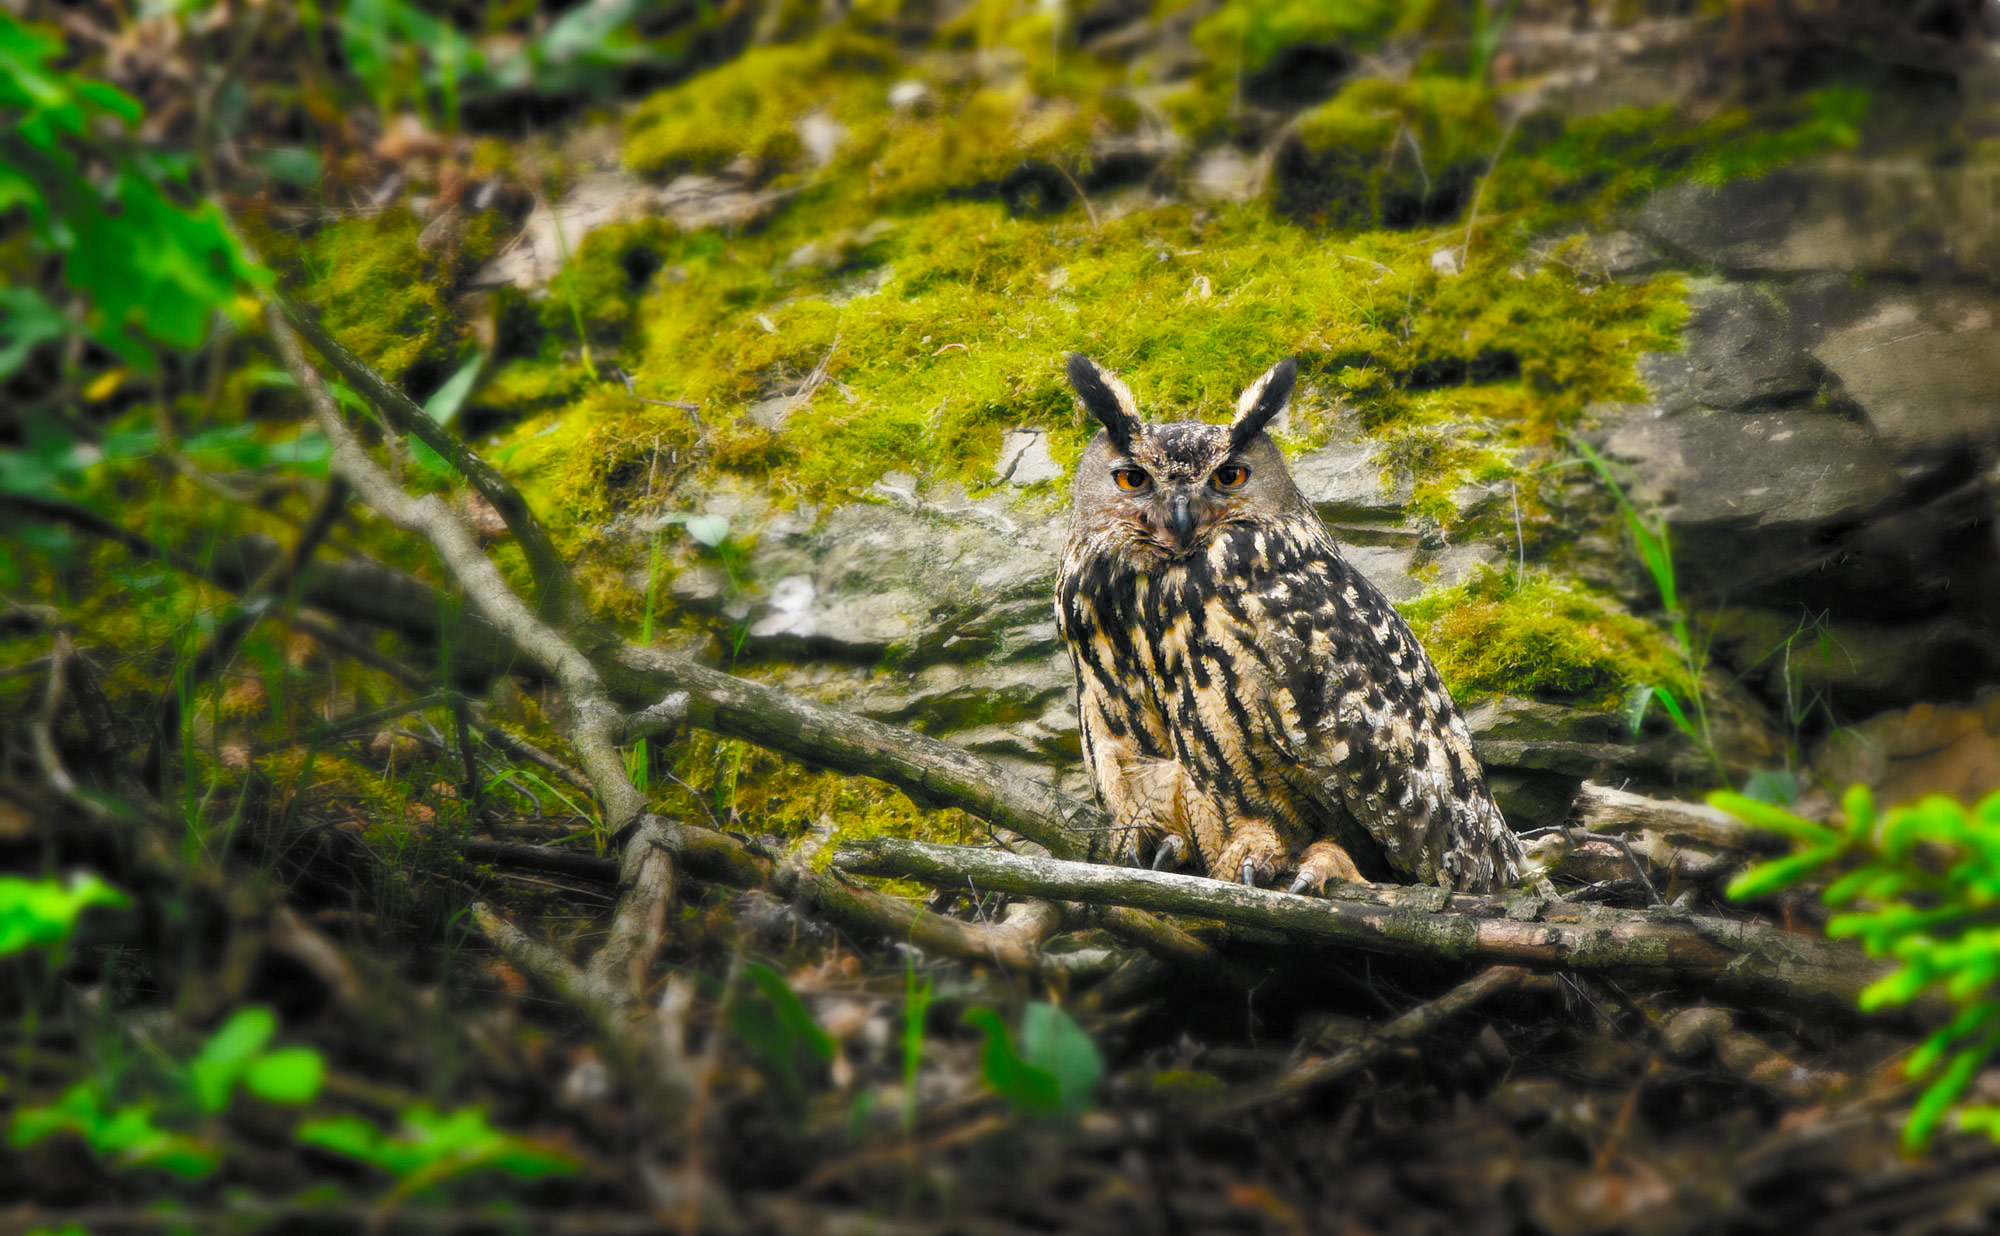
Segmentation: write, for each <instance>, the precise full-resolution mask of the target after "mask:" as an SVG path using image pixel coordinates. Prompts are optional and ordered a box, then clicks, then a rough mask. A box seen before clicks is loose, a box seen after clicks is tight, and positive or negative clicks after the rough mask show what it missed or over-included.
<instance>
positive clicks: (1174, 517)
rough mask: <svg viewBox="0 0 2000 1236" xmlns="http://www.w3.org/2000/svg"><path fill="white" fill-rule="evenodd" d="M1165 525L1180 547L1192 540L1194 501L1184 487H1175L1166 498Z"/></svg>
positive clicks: (1185, 546)
mask: <svg viewBox="0 0 2000 1236" xmlns="http://www.w3.org/2000/svg"><path fill="white" fill-rule="evenodd" d="M1167 527H1168V528H1169V529H1171V530H1172V531H1173V534H1174V540H1176V541H1178V542H1180V546H1181V548H1182V549H1186V548H1187V547H1188V545H1189V544H1191V543H1192V542H1193V541H1194V503H1193V502H1192V501H1191V500H1190V499H1189V498H1188V495H1187V491H1186V490H1184V489H1175V490H1174V492H1173V493H1172V494H1170V495H1169V496H1168V498H1167Z"/></svg>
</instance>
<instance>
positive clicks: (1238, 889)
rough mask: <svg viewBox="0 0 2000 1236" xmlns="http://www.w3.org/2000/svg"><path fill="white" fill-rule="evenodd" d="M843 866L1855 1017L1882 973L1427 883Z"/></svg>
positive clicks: (964, 853)
mask: <svg viewBox="0 0 2000 1236" xmlns="http://www.w3.org/2000/svg"><path fill="white" fill-rule="evenodd" d="M834 863H835V865H836V866H838V867H840V868H841V869H843V870H846V871H852V872H855V873H857V874H863V875H879V876H902V877H908V878H911V879H916V880H921V881H923V882H924V883H926V884H932V885H936V886H938V887H946V886H952V887H955V886H957V885H959V884H962V883H963V882H965V881H966V880H968V879H969V880H972V881H973V882H974V883H976V884H978V885H979V886H980V887H982V888H989V889H997V890H999V891H1002V892H1010V893H1019V894H1021V895H1023V896H1029V897H1046V898H1050V899H1053V900H1058V901H1084V902H1098V903H1106V904H1111V905H1124V906H1133V907H1137V908H1141V909H1146V910H1153V911H1158V912H1162V913H1169V914H1191V915H1198V916H1200V917H1203V918H1211V919H1220V920H1221V921H1223V922H1225V923H1229V924H1232V925H1235V926H1241V927H1248V928H1261V929H1264V930H1267V931H1276V932H1280V933H1282V934H1284V935H1286V936H1288V937H1290V938H1291V939H1293V940H1296V941H1298V942H1300V943H1309V942H1318V943H1323V944H1332V945H1340V946H1343V947H1349V948H1360V949H1366V950H1368V951H1370V952H1376V953H1383V954H1388V955H1393V956H1400V957H1411V958H1420V959H1424V960H1428V961H1461V962H1488V963H1492V962H1502V963H1513V964H1519V965H1527V966H1536V967H1543V968H1561V969H1567V970H1573V971H1577V972H1581V973H1598V972H1610V971H1616V972H1618V973H1620V974H1627V975H1633V976H1637V977H1641V978H1646V979H1652V980H1655V981H1662V982H1700V983H1706V984H1709V985H1711V986H1713V987H1714V988H1715V989H1716V990H1718V991H1722V992H1726V993H1729V994H1732V995H1735V996H1739V997H1742V998H1745V999H1756V1000H1771V999H1777V1000H1782V1001H1784V1002H1786V1003H1790V1004H1811V1005H1837V1006H1840V1007H1844V1008H1848V1009H1851V1008H1853V1007H1854V999H1855V997H1856V996H1857V995H1858V994H1859V993H1860V991H1861V989H1862V988H1863V987H1865V986H1867V985H1868V984H1869V983H1871V982H1873V981H1874V980H1876V979H1877V978H1880V977H1881V976H1882V974H1883V973H1884V972H1885V969H1886V967H1885V966H1884V965H1883V964H1882V963H1879V962H1874V961H1870V960H1868V959H1867V958H1865V957H1863V956H1862V955H1861V954H1860V953H1859V952H1858V951H1857V950H1856V949H1854V948H1852V947H1851V946H1848V945H1844V944H1839V943H1835V942H1833V941H1829V940H1824V939H1821V938H1819V937H1818V936H1807V935H1799V934H1794V933H1792V932H1787V931H1782V930H1779V929H1777V928H1773V927H1768V926H1765V925H1763V924H1760V923H1755V922H1748V921H1740V920H1734V919H1724V918H1719V917H1714V916H1703V915H1694V914H1688V913H1684V912H1680V911H1676V910H1674V909H1672V908H1661V909H1650V910H1614V909H1609V908H1606V907H1602V906H1592V905H1575V904H1571V903H1566V902H1551V901H1549V900H1548V899H1546V898H1542V897H1538V896H1534V895H1532V894H1525V893H1522V894H1514V895H1511V896H1497V897H1486V896H1472V895H1468V894H1462V893H1449V892H1446V891H1445V890H1443V889H1439V888H1433V887H1430V886H1428V885H1416V886H1401V885H1342V886H1339V887H1338V888H1337V889H1336V890H1334V892H1333V895H1332V896H1330V897H1328V898H1324V899H1321V898H1311V897H1298V896H1294V895H1292V894H1290V893H1280V892H1276V891H1273V890H1270V889H1261V888H1247V887H1245V886H1243V885H1240V884H1234V883H1230V882H1228V881H1223V880H1210V879H1205V878H1202V877H1199V876H1184V875H1172V874H1167V873H1163V872H1154V871H1141V870H1137V869H1134V868H1126V867H1107V866H1100V865H1096V864H1090V863H1072V862H1063V861H1061V860H1058V859H1046V858H1028V857H1024V856H1022V855H1018V854H1007V853H1003V852H1000V851H996V850H974V849H969V848H965V847H961V846H941V845H929V844H926V843H923V842H916V841H899V840H894V839H890V838H874V839H870V840H866V841H850V842H846V843H844V844H842V845H841V846H840V847H839V848H838V849H837V850H836V851H835V853H834Z"/></svg>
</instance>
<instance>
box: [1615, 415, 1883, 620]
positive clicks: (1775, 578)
mask: <svg viewBox="0 0 2000 1236" xmlns="http://www.w3.org/2000/svg"><path fill="white" fill-rule="evenodd" d="M1603 450H1604V452H1605V454H1606V455H1608V456H1609V457H1610V458H1612V459H1614V460H1617V461H1619V462H1621V463H1624V464H1626V465H1629V467H1630V469H1631V473H1632V476H1633V478H1634V483H1633V485H1632V487H1631V493H1630V494H1629V495H1628V496H1629V497H1630V498H1631V500H1632V501H1633V502H1634V503H1635V504H1636V505H1637V506H1638V507H1639V508H1640V509H1641V510H1648V509H1653V510H1659V511H1660V512H1661V513H1662V514H1664V515H1665V517H1666V518H1667V520H1668V522H1669V524H1670V525H1671V527H1672V529H1673V539H1674V549H1675V565H1676V568H1677V571H1678V574H1679V577H1680V581H1681V583H1682V586H1683V591H1687V590H1689V589H1690V588H1692V589H1695V590H1699V591H1705V592H1708V593H1711V594H1718V593H1728V594H1733V595H1738V596H1740V595H1742V594H1743V592H1744V590H1746V589H1750V588H1754V587H1762V586H1767V585H1773V584H1776V583H1779V582H1782V581H1783V580H1785V579H1787V578H1789V577H1791V576H1794V575H1797V574H1798V573H1800V572H1803V571H1807V570H1812V569H1816V568H1818V567H1819V566H1820V565H1821V564H1823V563H1824V562H1825V561H1826V559H1827V556H1828V554H1829V552H1830V550H1829V547H1828V544H1827V541H1828V534H1829V530H1831V529H1839V528H1845V527H1852V526H1855V525H1857V524H1859V523H1861V522H1863V521H1865V520H1867V519H1869V518H1872V517H1875V516H1879V515H1881V514H1883V513H1885V512H1886V511H1888V510H1890V509H1892V508H1893V506H1894V505H1895V504H1896V502H1897V501H1898V499H1899V496H1900V494H1901V492H1902V488H1903V480H1902V478H1901V476H1900V475H1899V474H1898V473H1897V471H1896V470H1895V469H1894V468H1893V467H1891V465H1890V464H1889V462H1888V461H1887V460H1886V459H1885V458H1883V453H1882V449H1881V445H1880V443H1879V442H1878V441H1877V440H1876V439H1875V438H1874V436H1873V435H1871V434H1870V433H1869V432H1868V431H1867V430H1866V429H1865V428H1863V427H1862V426H1860V425H1856V424H1853V423H1852V422H1849V421H1845V420H1841V419H1839V418H1838V417H1834V416H1830V415H1826V414H1823V413H1816V412H1805V411H1778V412H1752V413H1718V412H1691V413H1687V414H1683V415H1678V416H1667V415H1663V414H1662V413H1661V411H1660V410H1659V409H1656V408H1649V407H1643V406H1641V407H1632V408H1627V409H1625V410H1624V411H1623V413H1622V414H1621V415H1620V416H1619V417H1616V418H1614V427H1613V428H1612V430H1611V432H1610V434H1609V435H1608V436H1607V437H1606V439H1605V442H1604V446H1603Z"/></svg>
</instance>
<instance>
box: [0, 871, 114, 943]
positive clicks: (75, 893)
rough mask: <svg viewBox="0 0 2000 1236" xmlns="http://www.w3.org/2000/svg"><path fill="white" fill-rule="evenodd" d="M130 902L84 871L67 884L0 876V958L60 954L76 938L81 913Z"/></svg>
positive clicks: (71, 877)
mask: <svg viewBox="0 0 2000 1236" xmlns="http://www.w3.org/2000/svg"><path fill="white" fill-rule="evenodd" d="M131 902H132V899H131V898H130V897H127V896H126V895H125V894H124V893H122V892H120V891H119V890H117V889H115V888H113V887H112V886H111V885H109V884H107V883H105V882H104V880H103V878H102V877H100V876H98V875H96V874H94V873H91V872H87V871H86V872H77V873H75V874H73V875H71V876H70V878H69V879H68V880H55V879H47V880H29V879H24V878H22V877H20V876H0V957H5V956H8V955H9V954H12V953H19V952H22V951H23V950H26V949H30V948H40V949H46V950H48V951H50V952H52V953H60V952H61V951H62V949H63V948H64V947H65V946H67V945H68V944H69V940H70V937H71V936H72V935H75V934H76V924H77V920H78V919H80V918H81V917H83V912H84V911H85V910H88V909H90V908H91V907H92V906H123V905H130V904H131Z"/></svg>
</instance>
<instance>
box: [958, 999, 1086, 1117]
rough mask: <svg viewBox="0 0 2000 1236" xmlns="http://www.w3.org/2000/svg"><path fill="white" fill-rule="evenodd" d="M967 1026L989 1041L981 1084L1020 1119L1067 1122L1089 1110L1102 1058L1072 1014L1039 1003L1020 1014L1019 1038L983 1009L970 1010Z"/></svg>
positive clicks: (981, 1071) (997, 1014) (983, 1057)
mask: <svg viewBox="0 0 2000 1236" xmlns="http://www.w3.org/2000/svg"><path fill="white" fill-rule="evenodd" d="M965 1020H966V1022H967V1023H968V1024H970V1025H973V1026H977V1027H978V1028H979V1029H980V1030H981V1031H983V1032H984V1033H985V1035H986V1048H985V1051H984V1052H983V1053H982V1054H981V1056H980V1072H979V1075H980V1079H981V1080H982V1081H984V1082H985V1083H986V1084H987V1086H988V1087H990V1088H991V1089H993V1090H994V1091H995V1092H996V1093H998V1094H999V1095H1000V1096H1001V1097H1002V1098H1004V1099H1006V1100H1007V1102H1008V1103H1009V1104H1010V1105H1011V1106H1012V1107H1013V1108H1014V1110H1015V1111H1016V1112H1017V1113H1019V1114H1021V1115H1023V1116H1029V1117H1035V1118H1041V1119H1056V1120H1063V1121H1068V1120H1074V1119H1076V1118H1077V1117H1078V1116H1080V1115H1082V1114H1083V1113H1084V1112H1085V1111H1087V1110H1088V1109H1089V1107H1090V1103H1091V1100H1092V1098H1093V1097H1094V1096H1095V1094H1096V1091H1097V1083H1098V1081H1099V1079H1101V1078H1102V1077H1103V1076H1104V1058H1103V1057H1102V1056H1101V1055H1099V1054H1098V1051H1097V1044H1095V1043H1093V1042H1091V1040H1090V1036H1089V1035H1088V1034H1086V1033H1084V1030H1083V1027H1082V1026H1079V1025H1077V1024H1076V1020H1075V1019H1074V1018H1072V1017H1071V1016H1070V1015H1069V1014H1068V1013H1066V1012H1064V1011H1063V1010H1062V1009H1060V1008H1058V1007H1056V1006H1055V1005H1053V1004H1049V1003H1047V1002H1045V1001H1040V1000H1038V1001H1035V1002H1033V1003H1031V1004H1029V1005H1028V1006H1027V1007H1026V1008H1025V1009H1023V1010H1021V1027H1020V1031H1019V1033H1018V1034H1016V1033H1014V1032H1011V1031H1009V1030H1008V1028H1007V1025H1006V1023H1005V1022H1003V1021H1001V1020H1000V1014H999V1013H997V1012H995V1011H994V1010H993V1009H990V1008H985V1007H983V1006H982V1007H977V1008H970V1009H967V1010H966V1011H965Z"/></svg>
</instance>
